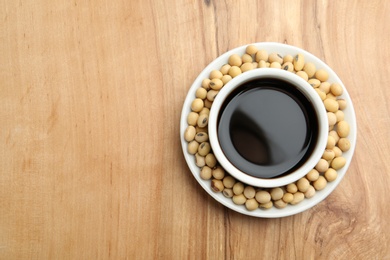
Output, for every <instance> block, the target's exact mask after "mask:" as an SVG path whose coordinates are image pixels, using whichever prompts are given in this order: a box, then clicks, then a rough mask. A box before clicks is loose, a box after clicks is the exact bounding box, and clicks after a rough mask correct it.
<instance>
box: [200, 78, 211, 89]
mask: <svg viewBox="0 0 390 260" xmlns="http://www.w3.org/2000/svg"><path fill="white" fill-rule="evenodd" d="M210 81H211V80H210V79H208V78H207V79H204V80H203V81H202V88H204V89H206V90H209V89H210Z"/></svg>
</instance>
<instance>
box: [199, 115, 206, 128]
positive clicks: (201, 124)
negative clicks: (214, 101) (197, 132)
mask: <svg viewBox="0 0 390 260" xmlns="http://www.w3.org/2000/svg"><path fill="white" fill-rule="evenodd" d="M208 122H209V115H208V114H202V115H199V118H198V122H197V125H198V126H199V127H200V128H204V127H206V126H207V124H208Z"/></svg>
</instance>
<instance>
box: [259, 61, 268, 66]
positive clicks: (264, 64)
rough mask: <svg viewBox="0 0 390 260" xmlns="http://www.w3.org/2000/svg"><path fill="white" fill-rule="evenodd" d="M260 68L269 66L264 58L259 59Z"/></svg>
mask: <svg viewBox="0 0 390 260" xmlns="http://www.w3.org/2000/svg"><path fill="white" fill-rule="evenodd" d="M258 67H259V68H267V62H266V61H264V60H260V61H259V66H258Z"/></svg>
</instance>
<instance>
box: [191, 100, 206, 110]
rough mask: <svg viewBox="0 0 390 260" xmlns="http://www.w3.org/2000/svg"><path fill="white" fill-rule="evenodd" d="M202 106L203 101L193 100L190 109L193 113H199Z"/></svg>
mask: <svg viewBox="0 0 390 260" xmlns="http://www.w3.org/2000/svg"><path fill="white" fill-rule="evenodd" d="M203 106H204V103H203V100H202V99H200V98H195V99H194V100H193V101H192V103H191V109H192V111H194V112H199V111H200V110H202V108H203Z"/></svg>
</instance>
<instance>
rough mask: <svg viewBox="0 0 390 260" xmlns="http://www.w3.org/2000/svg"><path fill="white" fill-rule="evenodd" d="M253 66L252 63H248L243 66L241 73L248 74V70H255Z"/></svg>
mask: <svg viewBox="0 0 390 260" xmlns="http://www.w3.org/2000/svg"><path fill="white" fill-rule="evenodd" d="M253 69H254V68H253V64H252V62H246V63H244V64H242V65H241V71H242V72H246V71H248V70H253Z"/></svg>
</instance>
